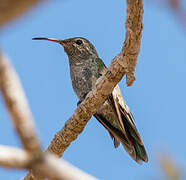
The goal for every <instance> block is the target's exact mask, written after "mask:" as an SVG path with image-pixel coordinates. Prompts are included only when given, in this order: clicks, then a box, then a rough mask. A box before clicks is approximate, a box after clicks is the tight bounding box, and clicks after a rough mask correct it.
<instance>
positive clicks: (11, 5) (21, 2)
mask: <svg viewBox="0 0 186 180" xmlns="http://www.w3.org/2000/svg"><path fill="white" fill-rule="evenodd" d="M41 1H42V0H1V2H0V27H2V26H4V25H6V24H7V23H9V22H10V21H13V20H14V19H17V18H18V17H20V16H21V15H22V14H23V13H25V12H27V11H28V10H29V9H30V8H32V7H33V6H34V5H36V4H37V3H39V2H41Z"/></svg>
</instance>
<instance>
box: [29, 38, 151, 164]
mask: <svg viewBox="0 0 186 180" xmlns="http://www.w3.org/2000/svg"><path fill="white" fill-rule="evenodd" d="M33 40H48V41H53V42H57V43H59V44H61V45H62V46H63V47H64V50H65V52H66V53H67V55H68V59H69V65H70V76H71V80H72V86H73V89H74V91H75V93H76V95H77V96H78V98H79V102H82V101H83V100H84V99H85V97H86V95H87V94H88V93H89V92H90V91H91V90H92V88H93V87H94V85H95V83H96V80H97V79H98V78H99V77H100V76H102V75H103V74H104V72H105V71H106V69H107V68H106V66H105V64H104V63H103V61H102V60H101V59H100V58H99V56H98V54H97V51H96V49H95V47H94V46H93V45H92V43H90V41H88V40H87V39H85V38H81V37H75V38H70V39H65V40H57V39H53V38H43V37H38V38H33ZM94 117H95V118H96V119H97V120H98V121H99V122H100V123H101V124H102V125H103V126H104V127H105V128H106V129H107V130H108V132H109V134H110V136H111V137H112V139H113V141H114V146H115V147H118V146H119V144H120V143H121V144H122V145H123V147H124V149H125V150H126V151H127V152H128V154H129V155H130V156H131V157H132V158H133V159H134V160H135V161H136V162H141V161H145V162H147V161H148V157H147V153H146V151H145V147H144V145H143V141H142V139H141V137H140V135H139V133H138V131H137V129H136V126H135V124H134V118H133V116H132V114H131V112H130V110H129V108H128V106H127V104H126V103H125V101H124V99H123V98H122V95H121V92H120V89H119V86H118V85H117V86H116V87H115V88H114V90H113V92H112V93H111V94H110V96H109V97H108V99H107V100H106V101H105V103H104V104H103V105H102V106H101V107H100V109H98V111H97V112H96V113H95V114H94Z"/></svg>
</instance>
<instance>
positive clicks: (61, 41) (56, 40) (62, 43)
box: [32, 37, 66, 46]
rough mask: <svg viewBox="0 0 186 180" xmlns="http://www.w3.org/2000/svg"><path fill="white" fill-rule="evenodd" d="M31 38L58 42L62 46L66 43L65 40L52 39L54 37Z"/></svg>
mask: <svg viewBox="0 0 186 180" xmlns="http://www.w3.org/2000/svg"><path fill="white" fill-rule="evenodd" d="M32 40H47V41H52V42H56V43H59V44H61V45H62V46H65V44H66V43H65V41H63V40H58V39H54V38H44V37H35V38H32Z"/></svg>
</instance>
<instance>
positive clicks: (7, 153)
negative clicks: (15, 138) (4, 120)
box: [0, 145, 31, 169]
mask: <svg viewBox="0 0 186 180" xmlns="http://www.w3.org/2000/svg"><path fill="white" fill-rule="evenodd" d="M30 162H31V158H30V156H29V154H28V153H26V152H25V151H23V150H20V149H18V148H12V147H11V148H10V147H8V146H2V145H0V166H2V167H6V168H15V169H27V168H28V165H29V164H30Z"/></svg>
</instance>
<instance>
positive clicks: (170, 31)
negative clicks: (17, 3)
mask: <svg viewBox="0 0 186 180" xmlns="http://www.w3.org/2000/svg"><path fill="white" fill-rule="evenodd" d="M144 4H145V7H144V10H145V12H144V30H143V39H142V45H141V51H140V55H139V58H138V64H137V68H136V81H135V83H134V85H133V86H132V87H127V86H126V84H125V79H123V80H122V81H121V83H120V87H121V90H122V93H123V96H124V98H125V100H126V101H127V103H128V105H129V107H130V109H131V111H132V113H133V115H134V117H135V119H136V125H137V128H138V130H139V132H140V134H141V136H142V138H143V140H144V143H145V146H146V149H147V152H148V155H149V162H148V163H147V164H143V165H138V164H136V163H135V162H134V161H133V160H132V159H131V158H130V157H129V156H128V155H127V153H126V152H125V151H124V150H123V148H122V147H119V148H118V149H115V148H114V146H113V143H112V141H111V139H110V136H109V134H108V133H107V132H106V130H105V129H104V128H103V127H102V126H101V125H100V124H99V123H98V122H97V121H96V119H94V118H92V119H91V120H90V121H89V123H88V124H87V126H86V128H85V130H84V131H83V133H82V134H81V135H80V136H79V137H78V139H77V140H76V141H75V142H73V143H72V144H71V145H70V147H69V148H68V149H67V150H66V151H65V153H64V156H63V158H64V159H65V160H67V161H69V162H70V163H72V164H73V165H75V166H77V167H79V168H80V169H82V170H84V171H86V172H88V173H90V174H92V175H93V176H95V177H97V178H99V179H101V180H106V179H128V180H134V179H139V180H140V179H141V180H142V179H143V180H144V179H147V180H149V179H150V178H151V179H154V178H155V179H158V178H159V179H160V177H162V174H161V171H160V170H159V168H158V166H157V160H156V157H157V156H158V154H161V152H168V153H169V154H170V155H171V156H172V157H173V159H174V160H175V163H176V164H177V165H178V167H180V168H181V169H185V168H186V164H185V161H184V159H185V158H186V154H185V152H186V144H185V142H184V137H185V126H186V121H185V116H186V97H185V92H186V83H185V76H186V68H185V66H186V61H185V58H186V54H185V47H186V37H185V32H184V31H183V28H182V27H181V26H180V24H179V23H178V22H177V21H176V19H175V17H174V16H173V15H172V14H171V13H170V12H169V11H168V10H167V9H164V8H161V6H157V5H154V4H152V3H149V2H147V1H145V3H144ZM125 8H126V5H125V1H123V0H118V1H108V0H102V1H100V0H94V1H87V0H78V1H73V0H69V1H53V2H52V3H51V2H50V3H46V4H43V5H42V6H39V7H37V8H35V9H34V10H33V11H32V12H31V13H28V14H27V16H25V17H24V18H21V19H20V20H18V21H17V22H16V23H13V24H11V25H9V26H7V28H4V29H3V30H1V32H0V38H1V49H2V50H3V51H4V53H6V54H7V55H8V56H9V57H10V59H11V62H12V64H13V65H14V67H15V69H16V71H17V73H18V74H19V76H20V79H21V82H22V84H23V87H24V89H25V93H26V95H27V98H28V100H29V104H30V107H31V110H32V112H33V116H34V119H35V124H36V126H37V132H38V135H39V137H40V140H41V143H42V146H43V148H44V149H45V148H46V147H47V145H48V144H49V142H50V140H51V139H52V137H53V135H54V134H55V133H56V132H57V131H58V130H59V129H61V127H63V125H64V123H65V121H66V120H67V119H68V118H69V117H70V116H71V115H72V113H73V112H74V110H75V108H76V104H77V101H78V99H77V97H76V96H75V93H74V92H73V90H72V86H71V81H70V74H69V66H68V60H67V56H66V54H65V53H64V50H63V48H62V47H61V46H60V45H58V44H55V43H52V42H47V41H32V40H31V39H32V37H37V36H44V37H54V38H59V39H66V38H69V37H74V36H82V37H85V38H87V39H89V40H90V41H91V42H92V43H93V44H94V45H95V46H96V49H97V51H98V53H99V56H100V57H101V58H102V59H103V60H104V62H105V64H107V65H109V64H110V62H111V59H112V58H113V57H114V56H115V55H116V54H117V53H119V52H120V50H121V46H122V43H123V40H124V38H125V29H124V23H125V21H124V20H125V15H126V14H125ZM0 100H1V101H0V119H1V131H0V144H4V145H11V146H17V147H21V144H20V141H19V139H18V138H17V135H16V133H15V131H14V129H13V126H12V124H11V122H10V121H9V117H8V114H7V111H6V109H5V108H4V104H3V103H2V99H0ZM24 174H25V171H20V170H5V169H0V177H1V179H7V180H11V179H20V178H21V177H22V176H23V175H24Z"/></svg>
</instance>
